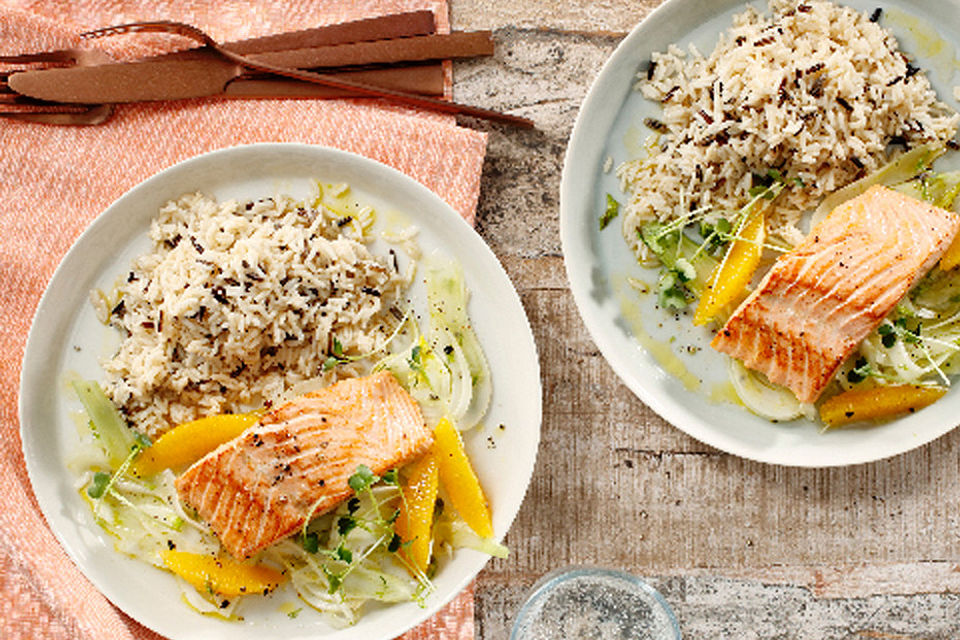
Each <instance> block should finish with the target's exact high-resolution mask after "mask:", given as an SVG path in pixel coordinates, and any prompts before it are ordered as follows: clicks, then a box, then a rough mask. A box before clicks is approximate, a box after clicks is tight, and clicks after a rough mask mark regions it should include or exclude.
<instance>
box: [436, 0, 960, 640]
mask: <svg viewBox="0 0 960 640" xmlns="http://www.w3.org/2000/svg"><path fill="white" fill-rule="evenodd" d="M656 4H658V3H657V2H656V0H635V1H627V0H564V1H560V0H509V2H504V1H503V0H451V11H452V18H453V25H454V28H457V29H492V30H493V31H494V32H495V36H496V42H497V53H496V55H495V56H494V57H493V58H491V59H485V60H479V61H470V62H463V63H458V64H457V65H456V66H455V97H456V99H458V100H460V101H463V102H467V103H472V104H478V105H482V106H486V107H491V108H496V109H501V110H507V109H508V110H510V111H511V112H513V113H518V114H522V115H525V116H528V117H531V118H532V119H533V120H535V121H536V123H537V128H536V130H534V131H518V130H514V129H510V128H506V127H499V126H486V127H484V128H485V129H486V130H488V131H489V133H490V139H489V149H488V153H487V160H486V164H485V167H484V175H483V183H482V193H481V199H480V206H479V211H478V216H477V224H478V229H479V231H480V233H481V235H482V236H483V237H484V239H485V240H486V241H487V242H488V243H489V244H490V246H491V247H492V248H493V250H494V252H495V253H496V254H497V255H498V256H499V258H500V260H501V261H502V262H503V265H504V267H505V268H506V270H507V272H508V273H509V275H510V277H511V279H512V280H513V283H514V285H515V286H516V288H517V290H518V291H519V292H520V296H521V298H522V300H523V304H524V307H525V309H526V312H527V315H528V317H529V319H530V323H531V326H532V327H533V332H534V335H535V337H536V340H537V345H538V349H539V353H540V366H541V369H542V382H543V407H544V414H543V425H542V440H541V445H540V451H539V458H538V463H537V470H536V472H535V474H534V477H533V481H532V483H531V485H530V488H529V490H528V493H527V497H526V500H525V502H524V505H523V507H522V509H521V511H520V514H519V516H518V517H517V519H516V521H515V522H514V524H513V527H512V528H511V530H510V533H509V534H508V536H507V539H506V542H507V544H508V545H509V547H510V549H511V556H510V558H509V559H508V560H494V561H493V562H491V563H490V564H489V565H488V567H487V569H485V570H484V571H483V573H481V574H480V577H479V578H478V581H477V608H476V619H477V629H478V633H477V637H478V638H482V639H485V640H486V639H490V640H493V639H499V638H507V637H508V636H509V632H510V627H511V625H512V624H513V620H514V618H515V615H516V612H517V609H518V608H519V606H520V605H521V603H522V602H523V600H524V597H525V595H526V592H527V590H528V589H529V588H530V586H531V585H532V584H533V583H534V582H535V581H536V580H537V579H538V578H539V577H540V576H541V575H543V574H544V573H546V572H548V571H550V570H552V569H554V568H557V567H560V566H564V565H570V564H577V565H580V564H588V565H602V566H606V567H613V568H620V569H626V570H628V571H631V572H633V573H635V574H637V575H639V576H642V577H645V578H647V579H648V580H650V581H651V582H652V583H653V584H654V585H655V586H657V587H658V588H659V589H660V590H661V592H662V593H663V594H664V596H665V597H666V599H667V601H668V602H669V603H670V605H671V606H672V607H673V609H674V610H675V612H676V613H677V615H678V617H679V620H680V624H681V627H682V629H683V632H684V637H686V638H738V639H739V638H744V639H748V638H765V639H766V638H781V639H787V638H804V639H806V638H810V639H813V638H817V639H820V638H857V639H859V638H871V639H875V638H883V639H907V638H909V639H921V638H922V639H925V640H930V639H934V638H936V639H944V640H946V639H955V638H960V523H958V520H960V430H955V431H954V432H952V433H950V434H948V435H946V436H944V437H942V438H940V439H939V440H936V441H935V442H933V443H931V444H929V445H927V446H925V447H921V448H920V449H917V450H915V451H912V452H909V453H907V454H904V455H900V456H898V457H895V458H893V459H890V460H885V461H882V462H877V463H873V464H866V465H859V466H855V467H848V468H838V469H821V470H818V469H794V468H785V467H776V466H770V465H765V464H759V463H754V462H750V461H747V460H743V459H740V458H737V457H734V456H731V455H728V454H725V453H721V452H719V451H716V450H714V449H712V448H710V447H708V446H706V445H703V444H701V443H699V442H697V441H696V440H693V439H692V438H690V437H688V436H686V435H685V434H684V433H682V432H681V431H679V430H678V429H676V428H674V427H672V426H671V425H670V424H668V423H666V422H665V421H663V420H662V419H661V418H660V417H659V416H657V415H656V414H655V413H654V412H653V411H651V410H650V409H649V408H647V407H646V406H645V405H644V404H643V403H641V402H640V401H639V400H638V399H637V398H636V397H634V396H633V395H632V394H631V392H630V391H629V390H628V389H627V387H626V386H624V385H623V384H622V383H621V382H620V381H619V379H618V378H617V376H616V375H615V374H614V373H613V371H612V369H611V368H610V367H609V365H607V363H606V361H605V360H604V359H603V357H602V356H601V355H600V352H599V351H598V350H597V347H596V346H595V345H594V344H593V342H592V341H591V339H590V337H589V335H588V334H587V331H586V328H585V326H584V324H583V322H582V321H581V319H580V316H579V314H578V312H577V309H576V307H575V305H574V302H573V297H572V295H571V293H570V289H569V285H568V283H567V281H566V277H565V275H564V270H563V258H562V252H561V247H560V236H559V185H560V172H561V168H562V164H563V154H564V150H565V148H566V143H567V138H568V136H569V134H570V131H571V129H572V127H573V123H574V121H575V119H576V115H577V109H578V108H579V106H580V103H581V101H582V99H583V97H584V96H585V94H586V92H587V90H588V88H589V86H590V83H591V82H592V81H593V78H594V77H595V76H596V74H597V72H598V71H599V69H600V66H601V65H602V63H603V62H604V60H605V59H606V58H607V57H608V56H609V55H610V54H611V53H612V51H613V49H614V48H615V47H616V45H617V44H618V42H619V41H620V40H621V39H622V37H623V36H624V35H625V34H626V32H627V31H629V30H630V29H631V28H632V27H633V26H634V25H635V24H636V23H637V22H639V21H640V20H641V19H642V18H643V17H644V16H645V15H647V13H649V11H650V10H651V9H652V8H653V7H654V6H656Z"/></svg>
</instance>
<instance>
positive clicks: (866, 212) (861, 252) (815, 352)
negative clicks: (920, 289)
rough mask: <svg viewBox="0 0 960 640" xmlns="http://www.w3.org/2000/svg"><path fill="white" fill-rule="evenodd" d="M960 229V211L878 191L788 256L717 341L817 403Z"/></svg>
mask: <svg viewBox="0 0 960 640" xmlns="http://www.w3.org/2000/svg"><path fill="white" fill-rule="evenodd" d="M958 228H960V216H957V215H956V214H954V213H951V212H949V211H944V210H943V209H939V208H937V207H934V206H933V205H930V204H927V203H925V202H920V201H919V200H915V199H913V198H910V197H909V196H905V195H903V194H901V193H898V192H896V191H893V190H891V189H887V188H886V187H882V186H874V187H871V188H870V189H868V190H867V191H866V192H865V193H863V194H862V195H860V196H858V197H856V198H853V199H852V200H848V201H847V202H845V203H843V204H841V205H840V206H838V207H837V208H836V209H834V210H833V211H832V212H831V213H830V215H828V216H827V217H826V218H825V219H824V220H823V221H821V222H820V223H819V224H818V225H816V226H815V227H814V228H813V230H812V231H811V232H810V234H809V235H808V236H807V237H806V238H805V239H804V240H803V242H801V243H800V244H799V245H797V246H796V247H795V248H794V249H793V250H792V251H790V252H789V253H787V254H784V255H783V256H780V258H778V259H777V261H776V262H775V263H774V265H773V267H772V268H771V269H770V271H769V272H768V273H767V274H766V276H765V277H764V278H763V280H762V281H761V283H760V285H759V286H758V288H757V289H756V290H755V291H754V292H753V293H752V294H750V296H748V297H747V299H746V300H744V301H743V303H742V304H741V305H740V306H739V307H738V308H737V310H736V311H735V312H734V313H733V315H732V316H731V317H730V319H729V320H728V321H727V323H726V324H725V325H724V326H723V328H722V329H721V330H720V331H719V332H718V333H717V335H716V336H715V337H714V339H713V341H712V342H711V343H710V344H711V346H713V347H714V348H715V349H717V350H718V351H722V352H723V353H726V354H729V355H730V356H732V357H734V358H738V359H740V360H742V361H743V363H744V365H746V366H747V367H748V368H750V369H754V370H757V371H760V372H762V373H764V374H765V375H766V376H767V378H768V379H769V380H770V381H771V382H775V383H777V384H781V385H783V386H785V387H787V388H789V389H790V390H792V391H793V392H794V393H795V394H796V396H797V398H798V399H799V400H800V401H801V402H814V401H815V400H816V399H817V398H818V397H819V396H820V394H821V392H822V391H823V389H824V388H825V387H826V386H827V384H829V382H830V380H832V379H833V376H834V375H835V373H836V371H837V369H838V368H839V367H840V365H841V364H842V363H843V361H844V360H845V359H846V358H847V357H848V356H849V355H850V354H851V352H853V350H854V349H856V348H857V345H858V344H860V342H861V341H862V340H863V339H864V338H865V337H866V336H867V334H869V333H870V332H871V331H873V329H874V328H876V327H877V325H879V324H880V322H882V321H883V318H884V317H886V315H887V314H888V313H889V312H890V311H891V310H892V309H893V308H894V306H896V304H897V303H898V302H899V301H900V299H901V298H902V297H903V296H904V294H906V293H907V291H908V290H909V289H910V288H911V287H912V286H913V285H914V283H916V281H917V280H918V279H920V278H921V277H922V276H923V275H924V274H925V273H926V272H927V271H928V270H929V269H930V268H931V267H932V266H933V265H934V264H936V262H937V260H938V259H939V258H940V255H941V254H942V253H943V252H944V251H945V250H946V248H947V247H948V246H949V244H950V242H951V240H952V239H953V236H954V235H956V233H957V229H958Z"/></svg>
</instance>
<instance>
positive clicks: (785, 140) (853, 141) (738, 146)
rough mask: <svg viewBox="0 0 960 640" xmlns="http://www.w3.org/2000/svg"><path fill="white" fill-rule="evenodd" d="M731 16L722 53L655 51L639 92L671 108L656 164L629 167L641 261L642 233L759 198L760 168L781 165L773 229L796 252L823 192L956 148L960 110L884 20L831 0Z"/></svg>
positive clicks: (635, 245) (629, 232)
mask: <svg viewBox="0 0 960 640" xmlns="http://www.w3.org/2000/svg"><path fill="white" fill-rule="evenodd" d="M770 11H771V16H769V17H767V16H765V15H762V14H760V13H759V12H757V11H756V10H755V9H753V8H752V7H748V8H747V9H746V10H745V11H744V12H743V13H740V14H739V15H737V16H736V17H735V18H734V23H733V27H732V28H731V29H729V30H728V31H727V32H726V33H724V34H722V35H721V36H720V39H719V42H718V43H717V45H716V47H715V48H714V50H713V51H712V52H711V53H710V54H709V55H708V56H707V57H704V56H703V55H701V54H700V53H699V52H698V51H697V50H696V49H695V48H694V47H693V46H691V47H690V50H689V52H685V51H683V50H681V49H680V48H678V47H676V46H671V47H670V48H669V49H668V50H667V51H666V52H664V53H657V54H654V56H653V59H652V61H651V64H650V65H649V67H648V68H647V69H645V70H644V71H643V72H642V73H640V75H639V77H638V78H639V81H638V88H639V89H640V91H641V92H642V93H643V95H644V96H645V97H646V98H649V99H651V100H655V101H657V102H659V103H660V104H661V107H662V113H661V114H660V115H659V117H658V118H656V119H650V121H651V122H655V125H656V126H652V125H651V127H650V128H651V129H652V131H651V135H652V136H654V135H656V136H658V138H657V139H656V144H655V145H651V149H650V152H649V155H648V157H643V158H637V159H634V160H631V161H628V162H626V163H624V164H623V165H621V166H620V167H619V168H618V172H617V173H618V176H619V178H620V181H621V186H622V188H623V190H624V191H625V192H626V193H627V194H628V195H629V201H628V202H627V204H626V206H625V207H624V216H623V234H624V237H625V239H626V241H627V243H628V244H629V245H630V247H631V248H632V249H633V250H634V251H635V252H636V253H637V255H638V257H640V258H641V259H643V258H646V257H647V255H646V251H645V247H644V245H643V243H642V242H640V241H639V240H638V234H637V230H638V229H639V227H640V225H641V224H643V223H644V222H646V221H649V220H652V219H658V220H661V221H665V220H671V219H676V218H678V217H680V216H683V215H689V213H690V212H691V211H703V212H706V214H705V218H706V220H707V221H709V222H713V221H715V220H716V219H717V218H718V217H720V216H723V215H724V214H729V213H730V212H733V211H736V210H737V209H739V208H740V207H742V206H743V205H744V204H746V202H748V201H749V199H750V196H749V190H750V188H751V186H753V176H754V174H758V175H765V174H766V173H767V172H768V170H770V169H776V170H777V171H779V172H780V174H781V175H782V176H784V177H785V178H786V181H787V182H786V184H787V189H785V191H784V192H783V193H782V194H781V195H780V196H779V197H778V198H777V199H776V200H775V201H774V204H773V206H772V208H771V209H770V210H768V221H769V228H770V231H771V233H772V234H773V235H774V236H776V237H778V238H779V239H780V240H782V241H783V242H785V243H787V244H788V245H793V244H796V243H797V242H798V241H799V240H800V239H801V238H802V237H803V233H802V231H801V230H800V229H799V227H798V225H799V223H800V220H801V217H802V214H803V213H804V212H805V211H809V210H811V209H812V208H814V206H815V205H816V203H817V202H818V201H819V200H820V199H821V198H822V197H823V196H825V195H826V194H828V193H830V192H832V191H834V190H836V189H838V188H840V187H842V186H844V185H846V184H848V183H850V182H852V181H853V180H855V179H856V178H858V177H860V176H862V175H864V174H866V173H869V172H870V171H872V170H874V169H876V168H877V167H879V166H881V165H882V164H884V163H886V162H887V161H888V160H889V159H890V157H889V156H888V148H889V147H890V145H891V143H893V144H896V145H898V148H897V149H894V150H893V152H894V153H896V152H902V150H903V149H904V148H910V147H913V146H916V145H919V144H922V143H927V142H934V141H937V142H940V143H942V144H948V143H949V142H950V141H952V138H953V137H954V135H955V134H956V129H957V123H958V121H960V115H958V114H957V113H955V112H954V111H953V110H952V109H950V108H949V107H948V106H947V105H945V104H944V103H942V102H940V101H939V100H938V99H937V96H936V95H935V93H934V91H933V89H932V88H931V86H930V83H929V81H928V80H927V78H926V77H925V75H924V73H923V72H922V71H921V70H920V67H919V66H916V65H915V64H914V63H912V62H911V61H910V59H909V58H907V56H906V55H904V54H903V53H902V52H901V51H900V50H899V48H898V44H897V41H896V39H895V38H894V36H893V35H891V34H890V32H889V31H887V30H886V29H884V28H883V27H881V26H880V24H878V22H877V21H878V19H880V16H881V15H882V14H876V13H874V14H869V13H866V14H859V13H857V12H856V11H854V10H852V9H849V8H845V7H840V6H837V5H835V4H832V3H830V2H825V1H822V0H805V1H803V2H800V3H798V2H796V1H793V2H790V1H786V0H773V1H772V2H771V3H770Z"/></svg>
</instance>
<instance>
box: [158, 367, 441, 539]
mask: <svg viewBox="0 0 960 640" xmlns="http://www.w3.org/2000/svg"><path fill="white" fill-rule="evenodd" d="M432 442H433V432H432V431H431V430H430V429H429V428H427V426H426V425H425V424H424V421H423V416H422V414H421V413H420V407H419V405H417V403H416V401H415V400H414V399H413V398H412V397H411V396H410V394H409V393H407V391H406V390H405V389H404V388H403V387H401V386H400V383H399V382H397V379H396V378H394V377H393V375H392V374H390V373H387V372H381V373H377V374H374V375H372V376H368V377H365V378H355V379H348V380H344V381H342V382H339V383H337V384H335V385H332V386H330V387H327V388H325V389H321V390H320V391H316V392H313V393H308V394H305V395H303V396H300V397H298V398H295V399H294V400H291V401H290V402H287V403H286V404H283V405H281V406H279V407H277V408H276V409H274V410H273V411H270V412H269V413H267V414H266V415H265V416H264V417H263V418H262V419H261V420H260V422H259V423H258V424H257V425H255V426H253V427H251V428H250V429H248V430H246V431H245V432H243V434H241V435H240V436H239V437H237V438H235V439H233V440H231V441H230V442H227V443H225V444H223V445H221V446H220V447H218V448H217V449H215V450H214V451H211V452H210V453H209V454H207V455H206V456H205V457H203V458H201V459H200V460H198V461H197V462H196V463H195V464H194V465H193V466H191V467H190V468H189V469H187V471H186V472H185V473H184V474H183V475H182V476H181V477H180V478H178V479H177V482H176V486H177V491H178V493H179V494H180V497H181V499H182V500H183V501H184V502H185V503H187V504H188V505H190V506H191V507H193V508H194V509H196V510H197V513H198V514H199V515H200V517H201V518H202V519H203V520H204V521H206V522H207V523H209V524H210V526H211V527H212V528H213V531H214V532H215V533H216V534H217V536H218V537H219V538H220V541H221V542H222V543H223V546H224V547H225V548H226V549H227V551H229V552H230V553H231V554H232V555H233V556H234V557H236V558H248V557H250V556H252V555H253V554H255V553H257V552H258V551H260V550H261V549H263V548H264V547H267V546H269V545H270V544H272V543H274V542H276V541H278V540H281V539H283V538H285V537H287V536H289V535H290V534H292V533H294V532H295V531H297V530H298V529H300V528H301V527H302V526H303V525H304V523H305V522H306V521H307V519H308V518H312V517H315V516H318V515H320V514H322V513H324V512H326V511H329V510H330V509H332V508H334V507H335V506H337V505H338V504H339V503H340V502H342V501H343V500H344V499H345V498H347V497H349V496H350V495H352V494H353V490H352V489H350V487H349V485H348V480H349V478H350V476H351V475H353V474H354V473H355V472H356V470H357V466H358V465H361V464H364V465H367V466H368V467H369V468H370V469H371V470H372V471H373V472H374V473H376V474H382V473H383V472H384V471H387V470H388V469H392V468H394V467H396V466H398V465H401V464H403V463H404V462H405V461H407V460H409V459H411V458H413V457H416V456H417V455H419V454H422V453H424V452H425V451H426V450H427V448H429V446H430V444H431V443H432Z"/></svg>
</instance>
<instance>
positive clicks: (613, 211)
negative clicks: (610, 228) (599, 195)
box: [600, 193, 620, 231]
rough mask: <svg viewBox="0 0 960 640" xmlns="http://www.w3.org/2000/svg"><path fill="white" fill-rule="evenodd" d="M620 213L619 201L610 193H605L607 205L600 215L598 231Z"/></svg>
mask: <svg viewBox="0 0 960 640" xmlns="http://www.w3.org/2000/svg"><path fill="white" fill-rule="evenodd" d="M619 213H620V203H619V202H617V201H616V200H615V199H614V198H613V196H612V195H610V194H609V193H608V194H607V206H606V208H605V209H604V210H603V215H601V216H600V231H603V230H604V229H606V228H607V225H608V224H610V223H611V222H613V219H614V218H616V217H617V214H619Z"/></svg>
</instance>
